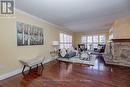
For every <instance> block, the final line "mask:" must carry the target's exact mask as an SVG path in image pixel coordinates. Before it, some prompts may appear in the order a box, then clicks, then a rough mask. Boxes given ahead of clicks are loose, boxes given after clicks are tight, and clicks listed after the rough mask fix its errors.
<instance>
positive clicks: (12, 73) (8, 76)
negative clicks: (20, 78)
mask: <svg viewBox="0 0 130 87" xmlns="http://www.w3.org/2000/svg"><path fill="white" fill-rule="evenodd" d="M54 60H55V59H52V58H50V59H48V60H46V61H45V62H44V64H45V63H49V62H51V61H54ZM27 70H28V68H26V69H25V71H27ZM21 72H22V68H19V69H16V70H13V71H11V72H9V73H6V74H3V75H1V76H0V81H1V80H4V79H7V78H10V77H12V76H15V75H17V74H20V73H21Z"/></svg>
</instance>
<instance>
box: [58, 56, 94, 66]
mask: <svg viewBox="0 0 130 87" xmlns="http://www.w3.org/2000/svg"><path fill="white" fill-rule="evenodd" d="M57 60H59V61H64V62H71V63H80V64H86V65H94V64H95V60H96V56H95V55H93V56H91V58H90V60H81V59H80V58H79V57H78V56H75V57H72V58H70V59H68V58H58V59H57Z"/></svg>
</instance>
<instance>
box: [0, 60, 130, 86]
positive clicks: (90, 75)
mask: <svg viewBox="0 0 130 87" xmlns="http://www.w3.org/2000/svg"><path fill="white" fill-rule="evenodd" d="M0 87H130V68H128V67H119V66H110V65H105V64H104V62H103V60H102V59H101V58H98V59H97V60H96V63H95V66H84V65H79V64H73V65H72V64H69V65H66V64H65V63H61V64H60V65H59V63H58V62H57V61H54V62H51V63H49V64H46V65H45V68H44V70H43V71H42V68H41V67H40V68H39V69H38V70H37V69H33V70H32V71H31V73H27V72H26V73H25V75H24V76H23V75H22V74H19V75H16V76H14V77H11V78H9V79H6V80H4V81H1V82H0Z"/></svg>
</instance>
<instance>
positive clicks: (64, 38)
mask: <svg viewBox="0 0 130 87" xmlns="http://www.w3.org/2000/svg"><path fill="white" fill-rule="evenodd" d="M70 47H72V36H71V35H68V34H64V33H60V49H63V48H66V49H67V48H70Z"/></svg>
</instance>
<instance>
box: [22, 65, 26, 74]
mask: <svg viewBox="0 0 130 87" xmlns="http://www.w3.org/2000/svg"><path fill="white" fill-rule="evenodd" d="M25 68H26V65H24V67H23V70H22V73H24V70H25Z"/></svg>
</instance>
